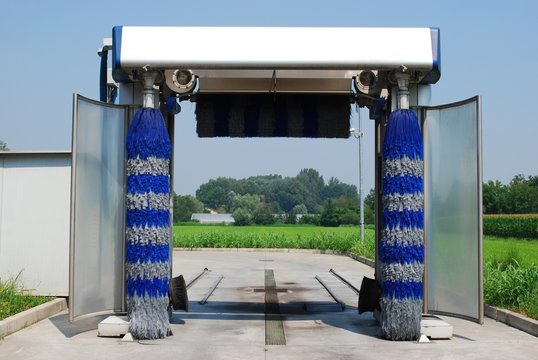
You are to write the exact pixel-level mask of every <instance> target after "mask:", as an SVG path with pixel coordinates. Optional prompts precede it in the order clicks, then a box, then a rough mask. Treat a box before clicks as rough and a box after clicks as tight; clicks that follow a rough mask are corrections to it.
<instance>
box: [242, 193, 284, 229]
mask: <svg viewBox="0 0 538 360" xmlns="http://www.w3.org/2000/svg"><path fill="white" fill-rule="evenodd" d="M232 211H233V212H232V215H233V217H234V220H235V225H250V224H258V225H268V224H273V223H274V222H275V219H274V216H273V214H272V212H271V210H270V209H269V207H268V206H267V205H266V204H265V203H264V202H263V199H262V198H261V197H260V196H259V195H250V194H246V195H235V196H234V197H233V199H232Z"/></svg>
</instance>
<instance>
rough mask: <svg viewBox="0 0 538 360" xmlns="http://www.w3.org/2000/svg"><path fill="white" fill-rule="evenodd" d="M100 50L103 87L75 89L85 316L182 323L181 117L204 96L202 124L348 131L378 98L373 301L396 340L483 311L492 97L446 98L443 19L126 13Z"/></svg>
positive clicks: (78, 294)
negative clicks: (177, 318)
mask: <svg viewBox="0 0 538 360" xmlns="http://www.w3.org/2000/svg"><path fill="white" fill-rule="evenodd" d="M99 55H100V56H101V74H100V77H101V88H100V101H94V100H90V99H88V98H84V97H82V96H79V95H75V97H74V110H73V159H72V200H71V201H72V205H71V252H70V295H69V301H70V304H69V305H70V306H69V309H70V319H71V320H75V319H77V318H79V317H81V316H83V315H86V314H91V313H95V312H100V311H110V310H114V311H117V312H127V314H128V320H127V323H128V324H129V325H128V326H129V332H131V333H132V334H133V336H134V337H135V338H138V339H145V338H147V339H153V338H160V337H164V336H168V335H171V332H170V328H169V323H168V320H169V319H168V312H169V310H170V306H171V305H170V300H169V296H170V295H171V294H170V293H173V290H174V289H173V288H174V286H171V284H172V279H171V266H170V263H171V262H170V258H171V249H172V241H171V238H172V236H171V226H170V213H171V201H170V194H171V193H172V191H171V188H170V187H171V184H172V181H171V176H172V175H173V172H172V167H173V143H174V141H173V134H174V131H173V129H174V118H175V116H176V115H178V114H179V113H180V110H181V105H180V104H181V102H184V101H190V102H193V103H195V104H196V110H195V117H196V122H197V127H196V129H197V134H198V136H199V137H238V138H241V137H309V138H348V137H349V136H350V123H349V119H350V112H351V106H352V105H353V104H356V105H358V106H359V107H362V108H367V109H368V110H369V115H370V119H372V121H375V149H374V154H375V164H376V166H375V184H376V188H375V190H376V191H375V193H376V207H375V214H376V224H375V225H376V259H375V282H374V283H373V286H370V287H369V288H366V287H365V286H364V285H363V287H364V289H362V290H361V298H362V297H364V298H363V300H364V303H363V304H362V306H361V304H359V305H360V306H359V308H361V307H364V306H366V305H365V304H367V303H368V302H370V303H372V304H373V305H369V306H366V308H365V310H367V311H372V310H375V312H376V316H377V318H378V319H379V320H380V329H381V335H382V336H383V337H385V338H387V339H391V340H414V339H417V338H418V337H419V336H420V333H421V331H422V332H424V326H422V329H421V316H422V314H423V313H426V314H427V313H440V314H448V315H452V316H459V317H463V318H467V319H469V320H473V321H477V322H479V323H481V322H482V319H483V296H482V223H481V213H482V211H481V196H482V194H481V192H482V189H481V183H482V181H481V179H482V173H481V166H482V165H481V114H480V98H479V97H473V98H470V99H467V100H464V101H459V102H455V103H452V104H448V105H441V106H431V104H430V98H431V87H432V85H433V84H435V83H437V82H438V80H439V79H440V76H441V66H440V64H441V59H440V32H439V29H436V28H313V27H312V28H301V27H286V28H283V27H138V26H117V27H114V28H113V31H112V38H111V39H110V38H107V39H105V40H104V44H103V47H102V49H100V51H99ZM109 55H111V58H112V59H111V64H112V65H111V69H108V65H107V64H108V57H109ZM178 116H181V115H178ZM343 156H344V155H343ZM180 176H188V175H183V174H181V175H180ZM363 293H364V295H363ZM367 297H368V299H367ZM372 299H373V300H374V301H373V302H372V301H368V300H372ZM172 305H173V304H172ZM359 310H361V309H359ZM422 321H423V322H424V320H422ZM156 323H157V324H156Z"/></svg>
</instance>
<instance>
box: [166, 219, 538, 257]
mask: <svg viewBox="0 0 538 360" xmlns="http://www.w3.org/2000/svg"><path fill="white" fill-rule="evenodd" d="M358 239H359V228H358V227H356V226H349V227H337V228H326V227H320V226H311V225H273V226H224V225H199V224H194V225H180V226H174V246H175V247H186V248H197V247H208V248H211V247H216V248H235V247H246V248H290V249H299V248H302V249H322V250H336V251H342V252H346V251H353V252H356V253H358V255H362V256H366V257H369V258H373V255H374V251H373V249H374V247H373V244H374V229H373V228H372V227H368V228H366V229H365V244H360V243H359V242H358ZM369 250H370V251H369ZM507 256H510V257H512V258H514V259H516V260H517V261H518V262H520V265H529V264H531V263H534V264H538V240H533V239H516V238H499V237H494V236H485V237H484V261H485V262H488V261H493V260H498V261H501V260H503V259H504V258H505V257H507Z"/></svg>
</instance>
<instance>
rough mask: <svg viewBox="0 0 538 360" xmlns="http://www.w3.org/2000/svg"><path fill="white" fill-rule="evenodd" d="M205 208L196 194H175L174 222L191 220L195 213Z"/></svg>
mask: <svg viewBox="0 0 538 360" xmlns="http://www.w3.org/2000/svg"><path fill="white" fill-rule="evenodd" d="M203 210H204V207H203V206H202V204H201V203H200V201H198V199H196V198H195V197H194V196H192V195H176V194H174V216H173V220H174V223H177V222H181V221H189V220H190V219H191V215H192V214H193V213H199V212H202V211H203Z"/></svg>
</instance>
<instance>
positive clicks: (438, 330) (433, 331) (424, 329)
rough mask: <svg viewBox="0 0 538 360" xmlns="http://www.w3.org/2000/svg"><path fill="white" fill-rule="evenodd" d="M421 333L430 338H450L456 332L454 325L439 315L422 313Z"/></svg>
mask: <svg viewBox="0 0 538 360" xmlns="http://www.w3.org/2000/svg"><path fill="white" fill-rule="evenodd" d="M420 333H421V334H422V335H421V337H422V336H423V335H425V336H427V337H429V338H430V339H450V338H452V334H453V333H454V327H453V326H452V325H450V324H449V323H447V322H445V321H443V320H441V319H440V318H438V317H437V316H433V315H422V320H421V322H420Z"/></svg>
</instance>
